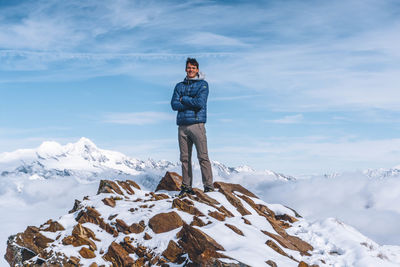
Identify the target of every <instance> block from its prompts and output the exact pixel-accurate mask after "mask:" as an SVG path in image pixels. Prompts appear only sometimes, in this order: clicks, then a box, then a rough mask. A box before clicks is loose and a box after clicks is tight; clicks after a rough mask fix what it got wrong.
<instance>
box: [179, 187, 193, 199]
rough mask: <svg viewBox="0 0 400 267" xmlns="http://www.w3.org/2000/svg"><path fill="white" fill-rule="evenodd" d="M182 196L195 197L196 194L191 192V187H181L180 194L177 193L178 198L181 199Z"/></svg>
mask: <svg viewBox="0 0 400 267" xmlns="http://www.w3.org/2000/svg"><path fill="white" fill-rule="evenodd" d="M184 194H188V195H195V194H196V193H195V192H194V191H193V189H192V188H191V187H186V186H181V192H180V193H179V195H178V196H180V197H181V196H183V195H184Z"/></svg>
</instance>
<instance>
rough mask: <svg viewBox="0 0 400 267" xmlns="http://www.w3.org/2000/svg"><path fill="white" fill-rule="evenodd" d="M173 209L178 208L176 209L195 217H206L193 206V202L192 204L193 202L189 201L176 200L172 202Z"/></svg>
mask: <svg viewBox="0 0 400 267" xmlns="http://www.w3.org/2000/svg"><path fill="white" fill-rule="evenodd" d="M172 207H173V208H176V209H178V210H181V211H184V212H187V213H189V214H192V215H195V216H204V214H203V213H202V212H201V211H199V210H198V209H197V208H196V207H195V206H194V205H193V202H191V201H190V200H188V199H184V200H181V199H178V198H175V199H174V200H173V201H172Z"/></svg>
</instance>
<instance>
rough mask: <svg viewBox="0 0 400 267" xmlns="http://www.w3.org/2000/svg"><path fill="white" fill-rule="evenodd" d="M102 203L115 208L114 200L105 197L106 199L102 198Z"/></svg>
mask: <svg viewBox="0 0 400 267" xmlns="http://www.w3.org/2000/svg"><path fill="white" fill-rule="evenodd" d="M102 201H103V203H104V204H105V205H107V206H110V207H112V208H114V207H115V200H114V199H113V198H110V197H106V198H103V199H102Z"/></svg>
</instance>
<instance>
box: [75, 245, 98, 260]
mask: <svg viewBox="0 0 400 267" xmlns="http://www.w3.org/2000/svg"><path fill="white" fill-rule="evenodd" d="M79 254H81V256H82V257H83V258H85V259H93V258H96V255H95V254H94V252H93V251H92V250H90V249H88V248H86V247H83V248H81V250H79Z"/></svg>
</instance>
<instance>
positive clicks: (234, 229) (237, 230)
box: [225, 223, 244, 236]
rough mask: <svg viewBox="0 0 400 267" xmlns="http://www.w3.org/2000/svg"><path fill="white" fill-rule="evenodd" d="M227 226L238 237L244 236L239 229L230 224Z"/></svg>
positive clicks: (226, 224)
mask: <svg viewBox="0 0 400 267" xmlns="http://www.w3.org/2000/svg"><path fill="white" fill-rule="evenodd" d="M225 226H227V227H229V228H230V229H231V230H232V231H234V232H235V233H237V234H238V235H241V236H244V234H243V232H242V231H241V230H240V229H239V228H237V227H236V226H234V225H232V224H229V223H225Z"/></svg>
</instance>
